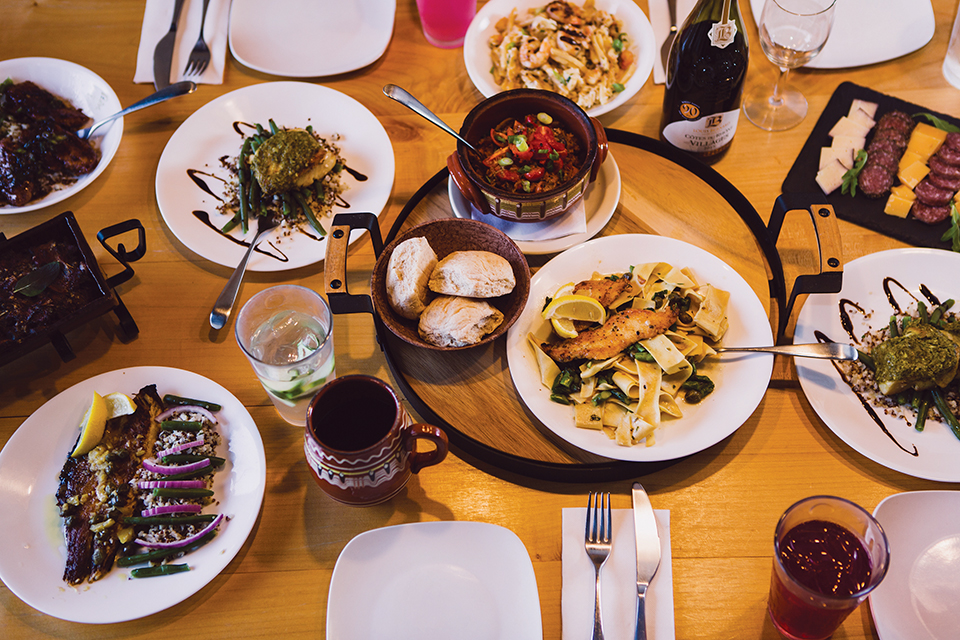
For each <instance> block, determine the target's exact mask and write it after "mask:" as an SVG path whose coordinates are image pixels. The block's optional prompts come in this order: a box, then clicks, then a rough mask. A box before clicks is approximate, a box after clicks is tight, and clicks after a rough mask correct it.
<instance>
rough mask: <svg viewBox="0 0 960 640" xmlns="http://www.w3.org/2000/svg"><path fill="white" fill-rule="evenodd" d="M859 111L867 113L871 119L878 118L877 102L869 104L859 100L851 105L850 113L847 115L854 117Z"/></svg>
mask: <svg viewBox="0 0 960 640" xmlns="http://www.w3.org/2000/svg"><path fill="white" fill-rule="evenodd" d="M858 109H859V110H861V111H863V112H864V113H866V114H867V115H868V116H870V118H871V119H873V118H876V117H877V103H876V102H868V101H867V100H861V99H859V98H857V99H856V100H854V101H853V102H852V103H851V104H850V113H848V114H847V115H848V116H852V115H853V114H854V113H856V112H857V110H858Z"/></svg>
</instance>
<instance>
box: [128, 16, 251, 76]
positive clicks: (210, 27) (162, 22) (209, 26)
mask: <svg viewBox="0 0 960 640" xmlns="http://www.w3.org/2000/svg"><path fill="white" fill-rule="evenodd" d="M264 10H265V11H269V9H268V8H264ZM201 13H203V2H202V1H201V0H187V2H186V3H185V4H184V7H183V11H182V12H181V14H180V23H179V24H178V25H177V39H176V43H175V45H174V48H173V62H172V63H171V64H170V82H180V81H181V80H193V81H194V82H196V83H197V84H223V69H224V63H225V60H226V57H227V27H228V24H229V21H230V0H210V5H209V6H208V7H207V19H206V21H205V22H204V25H203V39H204V42H206V43H207V47H209V48H210V53H211V56H210V64H209V65H207V70H206V71H204V72H203V74H202V75H200V76H185V75H184V74H183V70H184V69H186V67H187V59H188V58H189V57H190V51H192V50H193V45H195V44H196V43H197V38H198V37H199V36H200V18H201ZM172 20H173V0H147V6H146V9H144V12H143V28H142V29H141V30H140V49H139V50H138V51H137V71H136V73H135V74H134V76H133V81H134V82H137V83H140V82H149V83H151V84H152V83H153V51H154V49H156V48H157V43H158V42H160V39H161V38H163V36H165V35H167V32H168V31H170V22H171V21H172Z"/></svg>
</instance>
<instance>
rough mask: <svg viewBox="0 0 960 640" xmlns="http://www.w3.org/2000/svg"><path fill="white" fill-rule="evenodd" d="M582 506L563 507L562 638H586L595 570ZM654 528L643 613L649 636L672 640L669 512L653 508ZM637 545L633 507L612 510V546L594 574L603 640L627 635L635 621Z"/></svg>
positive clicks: (657, 639)
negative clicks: (655, 554) (655, 564)
mask: <svg viewBox="0 0 960 640" xmlns="http://www.w3.org/2000/svg"><path fill="white" fill-rule="evenodd" d="M586 515H587V510H586V509H577V508H571V509H564V510H563V525H562V532H563V556H562V557H563V568H562V576H563V589H562V593H561V596H560V605H561V610H562V620H563V638H564V640H581V639H582V638H589V637H590V630H591V629H592V628H593V600H594V585H595V584H596V583H595V574H594V569H593V563H592V562H591V561H590V558H588V557H587V552H586V550H585V549H584V547H583V525H584V518H585V517H586ZM654 515H655V516H656V518H657V527H658V529H659V532H660V568H659V569H658V570H657V575H655V576H654V577H653V580H652V581H651V582H650V587H649V588H648V589H647V601H646V606H645V613H646V616H647V637H648V638H650V640H674V638H675V637H676V635H675V631H674V625H673V571H672V569H671V557H670V512H669V511H667V510H664V509H654ZM636 549H637V545H636V538H635V537H634V535H633V511H632V510H630V509H614V510H613V550H612V551H611V552H610V557H609V558H607V563H606V564H605V565H604V567H603V572H602V573H601V574H600V590H601V593H602V596H601V600H602V603H603V612H602V615H603V632H604V635H605V636H606V637H607V638H611V640H617V639H618V638H633V637H634V632H635V630H636V624H637V551H636Z"/></svg>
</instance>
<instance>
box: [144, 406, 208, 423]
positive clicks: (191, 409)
mask: <svg viewBox="0 0 960 640" xmlns="http://www.w3.org/2000/svg"><path fill="white" fill-rule="evenodd" d="M181 413H199V414H200V415H201V416H203V417H204V418H206V419H207V420H208V421H209V422H211V423H213V424H217V418H216V417H215V416H214V415H213V414H212V413H210V411H209V410H207V409H204V408H203V407H198V406H195V405H192V404H191V405H177V406H174V407H170V408H169V409H167V410H166V411H164V412H163V413H161V414H160V415H158V416H157V417H156V421H157V422H163V421H164V420H166V419H167V418H169V417H171V416H176V415H179V414H181Z"/></svg>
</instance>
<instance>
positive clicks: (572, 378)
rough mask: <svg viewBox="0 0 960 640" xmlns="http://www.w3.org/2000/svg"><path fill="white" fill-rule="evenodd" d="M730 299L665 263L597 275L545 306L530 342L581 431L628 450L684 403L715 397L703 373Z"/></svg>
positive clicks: (562, 290) (556, 396) (650, 440)
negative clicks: (540, 327) (540, 326)
mask: <svg viewBox="0 0 960 640" xmlns="http://www.w3.org/2000/svg"><path fill="white" fill-rule="evenodd" d="M729 299H730V294H729V292H727V291H724V290H722V289H718V288H716V287H714V286H712V285H710V284H707V283H701V282H699V281H698V280H697V278H696V277H695V275H694V274H693V273H692V272H691V271H690V269H688V268H678V267H675V266H673V265H671V264H669V263H666V262H652V263H647V264H642V265H638V266H636V267H631V268H630V270H629V271H627V272H625V273H614V274H600V273H594V274H593V275H592V276H591V278H590V279H589V280H584V281H582V282H578V283H576V284H574V283H572V282H571V283H569V284H565V285H563V286H561V287H559V288H558V289H557V290H556V292H555V293H554V295H553V296H552V297H550V298H547V301H546V304H545V306H544V309H543V312H542V314H541V315H542V316H543V318H544V320H546V323H545V325H544V328H543V330H541V331H538V332H536V333H531V334H529V335H528V341H529V343H530V345H531V347H532V348H533V350H534V352H535V354H536V356H537V363H538V365H539V369H540V381H541V384H543V385H544V386H545V387H547V388H548V389H550V392H551V395H550V399H551V400H553V401H554V402H558V403H561V404H569V405H572V406H573V407H574V409H575V423H576V426H577V427H581V428H585V429H597V430H600V431H602V432H603V433H604V434H606V435H607V437H609V438H611V439H612V440H615V441H616V442H617V444H619V445H622V446H633V445H637V444H639V443H640V442H645V444H646V446H648V447H649V446H653V445H654V444H655V442H656V439H655V432H656V430H657V429H658V428H659V427H660V426H661V425H662V424H663V421H664V420H665V419H668V418H682V417H683V410H682V408H681V401H683V402H685V403H687V404H696V403H699V402H700V401H701V400H702V399H703V398H704V397H706V396H707V395H709V394H710V393H711V392H712V391H713V389H714V383H713V381H712V380H711V379H710V377H709V376H707V375H704V374H703V373H702V372H700V371H699V370H698V368H699V367H700V365H701V363H702V362H703V360H704V358H706V357H707V356H709V355H712V354H715V353H716V351H715V350H714V348H713V347H714V346H715V345H716V344H717V343H718V342H719V341H720V339H721V338H722V337H723V335H724V333H725V332H726V330H727V328H728V326H729V323H728V320H727V313H726V309H727V306H728V303H729Z"/></svg>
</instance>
